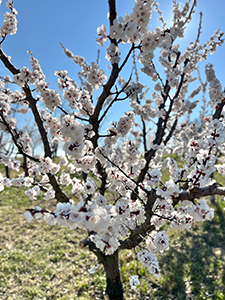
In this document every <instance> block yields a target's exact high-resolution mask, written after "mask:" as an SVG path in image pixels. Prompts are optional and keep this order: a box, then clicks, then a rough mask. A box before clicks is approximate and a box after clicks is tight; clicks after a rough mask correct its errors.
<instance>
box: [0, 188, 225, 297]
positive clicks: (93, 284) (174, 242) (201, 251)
mask: <svg viewBox="0 0 225 300" xmlns="http://www.w3.org/2000/svg"><path fill="white" fill-rule="evenodd" d="M35 205H40V206H44V207H47V208H51V206H52V208H53V209H54V203H50V202H46V201H43V200H41V199H40V200H37V201H36V202H35V203H31V202H30V200H29V199H28V197H27V196H25V195H24V191H23V190H22V189H18V188H12V189H5V190H4V191H3V192H1V194H0V278H1V280H0V300H5V299H7V300H11V299H16V300H25V299H28V300H31V299H34V300H38V299H41V300H45V299H46V300H53V299H57V300H71V299H80V300H83V299H103V291H104V288H105V277H104V272H103V269H102V267H100V268H99V269H98V270H97V272H96V273H95V274H94V275H90V274H89V273H88V269H89V268H90V267H92V266H93V265H94V264H96V259H95V256H94V255H93V254H90V253H89V251H88V249H80V248H79V246H78V243H79V241H80V240H81V239H82V234H83V233H82V232H81V231H80V230H76V231H71V230H68V229H65V228H61V227H58V226H55V227H50V226H48V225H47V224H45V223H44V222H43V221H41V220H36V221H34V222H32V223H27V222H26V220H25V218H24V216H23V212H24V211H25V209H26V208H29V207H32V206H35ZM213 207H214V208H215V210H216V212H215V218H214V219H213V221H212V222H207V223H202V224H197V225H196V226H195V227H194V228H193V230H192V231H181V232H180V231H174V230H173V231H171V232H170V241H171V242H170V249H169V250H168V251H167V252H165V253H164V254H162V255H161V256H160V257H159V262H160V267H161V271H162V276H161V277H160V278H159V279H155V278H154V277H152V276H151V275H149V274H148V272H147V271H146V269H144V268H142V267H141V265H140V264H138V265H137V263H136V261H135V260H134V258H135V255H134V253H133V252H130V251H129V252H123V253H122V254H121V270H122V279H123V282H124V288H125V296H126V299H139V300H141V299H146V300H147V299H149V300H153V299H154V300H155V299H163V300H164V299H176V300H185V299H213V300H216V299H225V270H224V259H225V218H224V216H225V211H224V210H223V209H224V207H225V203H224V201H223V200H217V201H216V204H215V205H214V206H213ZM83 236H84V235H83ZM137 268H138V272H139V275H140V277H141V278H140V281H141V284H140V286H139V288H138V291H137V292H136V293H134V292H131V290H130V288H129V276H130V275H131V274H135V273H136V271H137Z"/></svg>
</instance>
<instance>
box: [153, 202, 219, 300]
mask: <svg viewBox="0 0 225 300" xmlns="http://www.w3.org/2000/svg"><path fill="white" fill-rule="evenodd" d="M213 207H214V209H215V217H214V219H213V220H212V221H211V222H207V221H206V222H205V223H203V224H201V225H198V224H197V225H196V226H195V227H194V228H193V229H192V230H191V231H183V232H179V231H176V232H175V233H172V238H171V240H172V239H173V238H174V239H175V241H176V242H175V243H176V244H175V245H172V246H171V248H170V249H169V251H167V252H166V253H165V254H164V255H163V256H162V257H161V258H160V259H159V261H160V265H161V269H162V275H163V276H162V278H163V279H162V281H161V282H160V290H161V291H162V292H161V291H158V293H157V295H156V294H155V296H156V297H155V299H163V298H161V295H160V294H161V293H162V294H163V295H168V298H167V299H176V300H185V299H187V300H192V299H193V300H198V299H199V300H200V299H212V300H217V299H225V269H224V262H225V212H224V210H223V205H222V202H219V201H218V202H217V203H215V204H214V205H213Z"/></svg>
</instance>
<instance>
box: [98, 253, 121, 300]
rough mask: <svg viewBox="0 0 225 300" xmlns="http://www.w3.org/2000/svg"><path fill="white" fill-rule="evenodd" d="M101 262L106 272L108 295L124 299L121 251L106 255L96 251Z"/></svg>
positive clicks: (119, 299)
mask: <svg viewBox="0 0 225 300" xmlns="http://www.w3.org/2000/svg"><path fill="white" fill-rule="evenodd" d="M94 253H95V255H96V256H97V257H98V259H99V262H100V263H102V264H103V266H104V269H105V273H106V295H107V297H108V299H110V300H123V299H124V298H123V286H122V282H121V274H120V262H119V251H118V250H117V251H116V252H114V253H113V254H112V255H105V254H103V253H102V252H101V251H94Z"/></svg>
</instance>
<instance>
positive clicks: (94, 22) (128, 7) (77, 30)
mask: <svg viewBox="0 0 225 300" xmlns="http://www.w3.org/2000/svg"><path fill="white" fill-rule="evenodd" d="M117 2H118V4H117V11H118V16H124V15H125V13H126V12H128V13H130V12H131V11H132V7H133V3H134V1H133V0H119V1H117ZM158 2H159V3H160V9H161V10H163V11H164V17H165V20H166V21H168V27H169V26H170V19H171V16H172V13H171V12H172V10H171V1H170V0H158ZM180 2H181V3H182V2H184V1H180ZM14 6H15V8H16V9H17V11H18V16H17V18H18V32H17V34H16V35H14V36H8V37H7V38H6V40H5V41H4V43H3V44H2V49H3V51H4V52H5V53H6V54H7V55H9V56H11V57H12V60H11V61H12V63H13V64H15V66H16V67H17V68H21V67H23V66H28V67H30V63H29V55H28V54H27V50H31V51H32V52H33V55H34V57H36V58H37V59H38V60H39V62H40V64H41V66H42V69H43V71H44V73H45V75H46V77H47V78H46V80H47V81H49V82H50V88H57V84H56V82H57V81H56V77H55V76H54V71H55V70H57V69H62V70H68V71H69V75H70V76H71V77H72V78H75V79H76V74H77V72H78V71H79V70H80V69H79V67H78V66H76V65H75V64H74V63H73V62H72V61H71V60H70V59H69V58H68V57H66V56H65V54H64V53H63V51H62V50H61V48H60V46H59V43H60V42H61V43H63V44H64V45H65V47H67V48H69V49H70V50H71V51H72V52H73V53H74V54H77V55H81V56H83V57H84V58H85V59H86V60H87V62H89V63H90V62H91V61H96V55H97V50H98V49H99V48H100V46H99V45H97V43H96V42H95V37H97V33H96V29H97V27H99V26H101V25H102V24H105V25H106V27H107V29H108V28H109V26H108V19H107V12H108V1H107V0H86V1H75V0H64V1H62V0H48V1H46V0H38V1H37V0H29V1H19V0H14ZM5 11H6V8H5V0H3V2H2V5H1V6H0V22H2V20H3V19H4V18H3V14H4V13H5ZM200 11H202V12H203V24H202V25H203V28H202V35H201V38H200V40H201V42H202V43H204V42H205V41H206V40H207V39H208V38H209V37H210V36H211V35H212V34H213V32H214V31H215V30H217V29H219V28H220V29H221V30H224V31H225V19H224V12H225V1H224V0H214V1H208V0H199V1H198V6H197V9H196V14H195V16H194V19H193V22H192V23H191V25H189V26H188V28H187V37H186V40H185V43H184V44H186V45H188V43H189V41H191V40H193V41H195V38H196V34H197V28H198V23H199V12H200ZM157 18H158V17H154V18H153V19H152V20H151V22H150V29H153V28H154V27H155V26H157V23H156V19H157ZM108 32H109V29H108ZM187 41H188V43H187ZM105 49H106V48H101V49H100V50H101V62H100V65H101V68H103V69H105V66H106V64H107V63H108V61H107V60H106V59H105V58H104V56H105ZM123 49H126V47H121V52H122V53H123ZM224 54H225V44H224V45H223V46H222V47H220V48H219V49H218V51H217V52H216V53H215V54H214V55H212V56H210V57H209V60H208V61H207V62H202V63H201V70H204V66H205V64H206V63H208V62H211V63H213V64H214V65H215V70H216V73H217V76H218V78H219V79H220V80H221V82H222V84H223V81H222V80H223V75H224V68H225V56H224ZM130 70H131V66H128V68H127V69H126V70H125V72H124V76H127V78H128V77H129V75H130ZM7 74H8V73H6V72H5V69H4V66H3V65H2V64H0V75H1V76H2V75H3V76H4V75H7ZM203 76H204V75H203ZM224 85H225V83H224ZM115 113H116V112H115V111H114V114H115Z"/></svg>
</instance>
